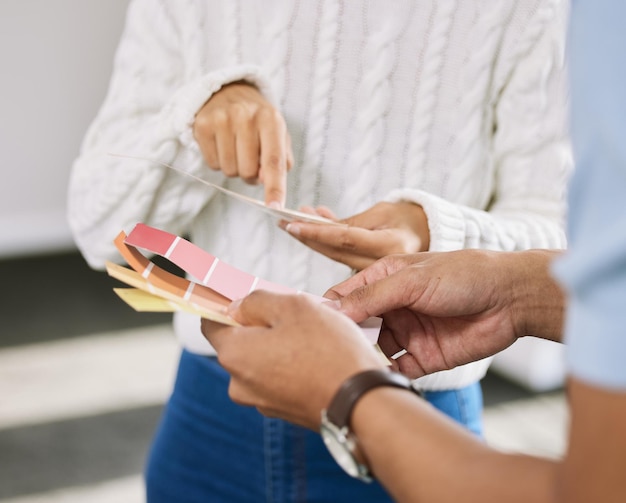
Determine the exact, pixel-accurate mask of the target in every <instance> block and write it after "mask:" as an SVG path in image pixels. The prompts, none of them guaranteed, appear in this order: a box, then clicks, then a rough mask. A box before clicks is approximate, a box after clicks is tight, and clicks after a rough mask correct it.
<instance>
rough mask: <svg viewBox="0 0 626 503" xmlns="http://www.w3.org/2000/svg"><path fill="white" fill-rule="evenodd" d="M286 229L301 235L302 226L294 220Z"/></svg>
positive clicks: (295, 234)
mask: <svg viewBox="0 0 626 503" xmlns="http://www.w3.org/2000/svg"><path fill="white" fill-rule="evenodd" d="M285 230H286V231H287V232H288V233H289V234H293V235H294V236H299V235H300V226H299V225H298V224H294V223H293V222H292V223H290V224H287V227H285Z"/></svg>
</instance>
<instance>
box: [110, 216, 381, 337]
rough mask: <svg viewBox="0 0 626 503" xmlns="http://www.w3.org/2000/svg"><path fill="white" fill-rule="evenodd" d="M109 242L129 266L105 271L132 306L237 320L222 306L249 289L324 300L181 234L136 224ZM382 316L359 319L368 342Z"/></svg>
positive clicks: (224, 321)
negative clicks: (164, 263) (162, 262)
mask: <svg viewBox="0 0 626 503" xmlns="http://www.w3.org/2000/svg"><path fill="white" fill-rule="evenodd" d="M114 243H115V246H116V248H117V249H118V250H119V252H120V253H121V255H122V257H123V258H124V259H125V260H126V262H127V263H128V265H129V266H130V267H131V268H130V269H129V268H127V267H123V266H120V265H118V264H114V263H112V262H107V263H106V269H107V272H108V273H109V275H110V276H112V277H114V278H116V279H118V280H120V281H122V282H123V283H125V284H127V285H129V286H130V287H131V288H115V289H114V291H115V293H117V295H118V296H119V297H120V298H121V299H122V300H123V301H124V302H126V303H127V304H128V305H130V306H131V307H132V308H134V309H135V310H137V311H144V312H156V311H161V312H174V311H180V310H182V311H188V312H191V313H194V314H197V315H199V316H201V317H203V318H207V319H209V320H212V321H215V322H218V323H222V324H225V325H233V326H236V325H239V324H238V323H237V322H236V321H235V320H234V319H233V318H231V317H230V316H228V314H227V313H226V308H227V306H228V305H229V304H230V302H231V301H232V300H235V299H240V298H242V297H245V296H246V295H248V294H249V293H250V292H252V291H254V290H269V291H272V292H277V293H291V294H301V295H307V296H309V297H310V298H312V299H313V300H315V301H317V302H323V301H324V300H325V299H324V298H323V297H319V296H316V295H312V294H310V293H306V292H302V291H298V290H294V289H292V288H289V287H286V286H283V285H279V284H276V283H272V282H270V281H266V280H264V279H262V278H259V277H258V276H254V275H252V274H249V273H246V272H244V271H241V270H239V269H237V268H236V267H233V266H231V265H229V264H227V263H226V262H222V261H221V260H220V259H218V258H217V257H215V256H213V255H211V254H210V253H208V252H206V251H205V250H203V249H201V248H199V247H198V246H196V245H194V244H193V243H191V242H189V241H187V240H186V239H183V238H181V237H180V236H176V235H174V234H170V233H168V232H165V231H162V230H160V229H156V228H154V227H150V226H148V225H145V224H141V223H140V224H137V225H136V226H135V227H134V229H133V230H132V231H131V232H130V234H128V235H126V234H125V233H124V232H120V234H119V235H118V236H117V238H116V239H115V241H114ZM140 250H144V251H145V252H147V253H148V254H150V255H159V256H161V257H163V258H165V259H167V260H169V261H170V262H172V263H173V264H175V265H176V266H178V267H180V268H181V269H182V270H183V271H185V272H186V273H187V274H188V275H189V277H191V278H193V279H186V278H183V277H181V276H178V275H176V274H173V273H171V272H169V271H166V270H165V269H163V268H161V267H159V266H158V265H157V264H155V263H154V262H152V261H151V260H150V259H148V258H147V257H146V256H145V255H144V254H143V253H142V252H141V251H140ZM381 321H382V320H381V319H380V318H370V319H369V320H366V321H365V322H363V323H361V324H360V326H361V328H362V330H363V332H364V333H365V335H366V336H367V338H368V339H369V340H370V341H371V342H372V343H375V342H376V340H377V339H378V334H379V332H380V326H381Z"/></svg>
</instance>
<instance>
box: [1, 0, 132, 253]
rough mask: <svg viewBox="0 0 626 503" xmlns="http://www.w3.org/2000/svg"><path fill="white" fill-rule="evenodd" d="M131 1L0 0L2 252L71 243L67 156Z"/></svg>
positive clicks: (99, 93)
mask: <svg viewBox="0 0 626 503" xmlns="http://www.w3.org/2000/svg"><path fill="white" fill-rule="evenodd" d="M127 5H128V0H2V1H0V65H1V66H0V68H1V70H0V71H1V74H0V75H1V77H0V155H1V157H0V159H1V160H0V162H1V164H0V174H1V177H0V258H2V257H8V256H15V255H24V254H34V253H43V252H50V251H56V250H61V249H71V248H73V243H72V238H71V235H70V232H69V228H68V226H67V223H66V219H65V198H66V188H67V182H68V176H69V171H70V165H71V163H72V160H73V159H74V158H75V157H76V155H77V153H78V148H79V145H80V142H81V140H82V137H83V135H84V133H85V130H86V128H87V126H88V124H89V122H90V121H91V120H92V119H93V117H94V115H95V113H96V111H97V109H98V107H99V105H100V103H101V102H102V100H103V98H104V95H105V92H106V88H107V84H108V80H109V76H110V71H111V64H112V59H113V54H114V52H115V48H116V46H117V42H118V39H119V36H120V34H121V30H122V28H123V23H124V14H125V11H126V7H127Z"/></svg>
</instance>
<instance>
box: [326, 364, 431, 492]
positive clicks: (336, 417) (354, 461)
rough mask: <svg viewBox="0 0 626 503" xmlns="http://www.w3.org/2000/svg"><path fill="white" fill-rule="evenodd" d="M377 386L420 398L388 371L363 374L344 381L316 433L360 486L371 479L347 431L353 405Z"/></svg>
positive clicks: (404, 380) (410, 384)
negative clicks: (359, 481) (389, 387)
mask: <svg viewBox="0 0 626 503" xmlns="http://www.w3.org/2000/svg"><path fill="white" fill-rule="evenodd" d="M379 386H393V387H396V388H403V389H406V390H409V391H411V392H413V393H415V394H416V395H419V396H421V393H420V391H419V390H418V389H417V388H415V387H414V386H413V382H412V381H411V380H410V379H409V378H407V377H405V376H403V375H402V374H398V373H397V372H393V371H391V370H389V369H375V370H366V371H364V372H360V373H358V374H356V375H354V376H352V377H350V378H348V379H347V380H346V381H344V383H343V384H342V385H341V387H340V388H339V391H337V393H336V394H335V396H334V397H333V399H332V400H331V402H330V405H329V406H328V409H324V410H322V423H321V426H320V433H321V435H322V438H323V439H324V444H326V448H327V449H328V450H329V452H330V454H331V455H332V456H333V458H334V459H335V461H336V462H337V464H338V465H339V466H341V468H343V469H344V470H345V471H346V472H347V473H348V474H349V475H351V476H352V477H355V478H358V479H360V480H362V481H364V482H371V481H372V476H371V474H370V470H369V468H368V466H367V464H366V463H365V460H364V458H363V456H362V455H361V452H360V450H359V447H358V442H357V439H356V437H355V435H354V434H353V433H352V431H351V430H350V416H351V415H352V410H353V409H354V406H355V404H356V402H357V401H358V400H359V399H360V398H361V397H362V396H363V395H364V394H365V393H367V392H368V391H370V390H372V389H374V388H377V387H379Z"/></svg>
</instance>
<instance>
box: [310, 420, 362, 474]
mask: <svg viewBox="0 0 626 503" xmlns="http://www.w3.org/2000/svg"><path fill="white" fill-rule="evenodd" d="M320 433H321V434H322V438H323V439H324V444H326V448H327V449H328V451H329V452H330V454H331V455H332V457H333V458H334V459H335V461H336V462H337V464H338V465H339V466H341V468H343V469H344V470H345V471H346V472H347V473H348V474H349V475H351V476H352V477H360V476H361V470H360V469H359V465H358V463H357V461H356V459H354V456H353V455H352V452H351V451H350V446H349V445H348V439H347V438H346V435H345V434H344V433H343V432H342V431H341V430H340V429H339V428H337V427H336V426H335V425H334V424H332V423H322V426H321V429H320Z"/></svg>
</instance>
